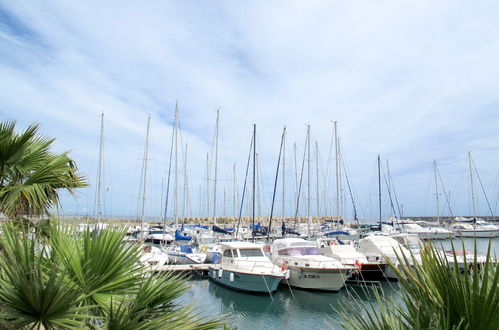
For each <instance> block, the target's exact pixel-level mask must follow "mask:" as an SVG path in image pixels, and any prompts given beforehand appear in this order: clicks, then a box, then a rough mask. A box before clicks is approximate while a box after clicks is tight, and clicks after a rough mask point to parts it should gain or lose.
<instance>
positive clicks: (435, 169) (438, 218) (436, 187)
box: [433, 160, 440, 223]
mask: <svg viewBox="0 0 499 330" xmlns="http://www.w3.org/2000/svg"><path fill="white" fill-rule="evenodd" d="M433 171H434V174H435V201H436V203H437V222H438V223H440V206H439V204H438V202H439V201H438V181H437V161H436V160H433Z"/></svg>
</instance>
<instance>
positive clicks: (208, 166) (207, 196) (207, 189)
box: [206, 153, 210, 218]
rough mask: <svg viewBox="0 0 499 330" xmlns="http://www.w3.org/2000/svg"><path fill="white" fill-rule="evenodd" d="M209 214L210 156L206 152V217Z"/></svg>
mask: <svg viewBox="0 0 499 330" xmlns="http://www.w3.org/2000/svg"><path fill="white" fill-rule="evenodd" d="M209 216H210V158H209V155H208V153H206V217H207V218H208V217H209Z"/></svg>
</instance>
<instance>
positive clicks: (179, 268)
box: [151, 264, 220, 274]
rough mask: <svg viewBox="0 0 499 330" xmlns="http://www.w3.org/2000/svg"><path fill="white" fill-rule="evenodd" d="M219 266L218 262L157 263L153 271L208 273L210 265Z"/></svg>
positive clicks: (152, 268)
mask: <svg viewBox="0 0 499 330" xmlns="http://www.w3.org/2000/svg"><path fill="white" fill-rule="evenodd" d="M210 266H211V267H215V268H217V269H218V268H219V267H220V266H219V265H216V264H190V265H176V264H170V265H157V266H153V267H151V271H152V272H155V273H161V272H196V273H203V274H204V273H206V272H208V267H210Z"/></svg>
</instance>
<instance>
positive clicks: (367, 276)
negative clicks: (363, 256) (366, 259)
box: [349, 263, 388, 281]
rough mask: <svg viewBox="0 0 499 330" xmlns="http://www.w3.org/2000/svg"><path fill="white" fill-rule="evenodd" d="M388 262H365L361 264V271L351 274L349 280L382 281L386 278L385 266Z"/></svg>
mask: <svg viewBox="0 0 499 330" xmlns="http://www.w3.org/2000/svg"><path fill="white" fill-rule="evenodd" d="M387 266H388V265H387V264H380V263H372V264H370V263H365V264H362V265H361V268H360V270H359V271H355V272H353V273H352V275H351V276H350V278H349V280H354V281H381V280H384V279H385V274H384V272H385V268H386V267H387Z"/></svg>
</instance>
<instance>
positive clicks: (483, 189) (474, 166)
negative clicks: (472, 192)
mask: <svg viewBox="0 0 499 330" xmlns="http://www.w3.org/2000/svg"><path fill="white" fill-rule="evenodd" d="M471 162H472V163H473V168H474V169H475V172H476V176H477V178H478V182H479V183H480V187H481V188H482V192H483V195H484V196H485V201H486V202H487V206H488V207H489V211H490V214H491V215H492V219H493V220H495V218H496V217H495V215H494V212H493V211H492V207H491V206H490V202H489V198H488V197H487V193H486V192H485V188H484V187H483V183H482V179H481V178H480V174H479V173H478V169H477V168H476V164H475V160H474V159H473V158H471Z"/></svg>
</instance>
